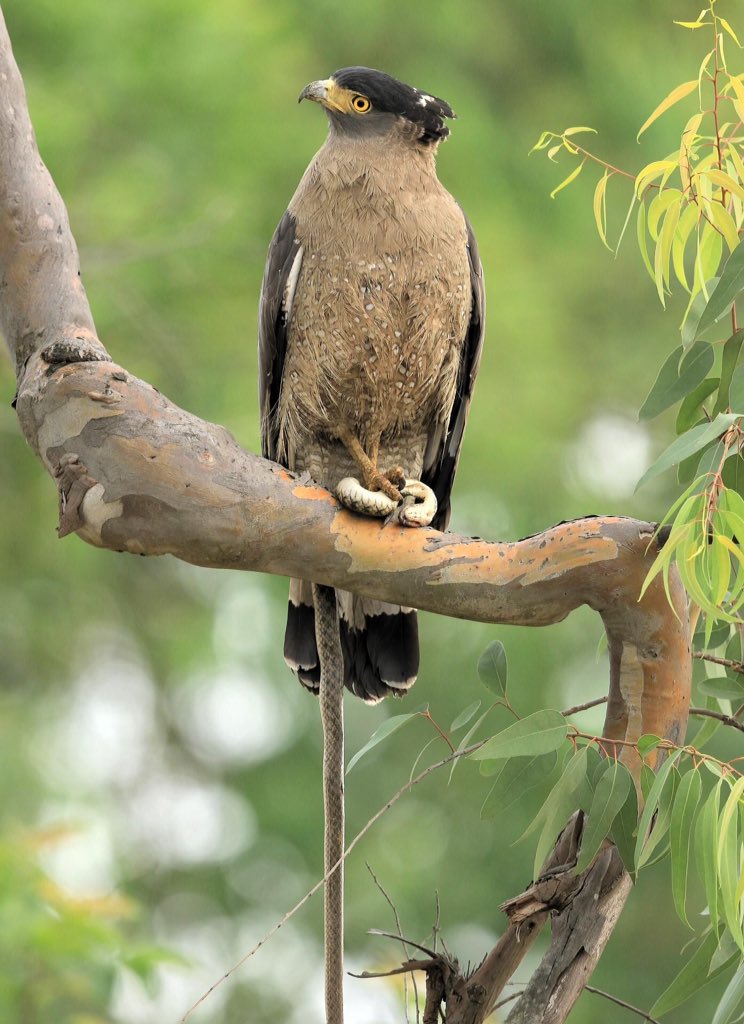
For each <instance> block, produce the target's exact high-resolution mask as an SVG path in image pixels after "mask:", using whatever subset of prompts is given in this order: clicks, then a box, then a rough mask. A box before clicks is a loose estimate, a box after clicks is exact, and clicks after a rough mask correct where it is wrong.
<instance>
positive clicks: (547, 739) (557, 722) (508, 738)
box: [470, 709, 568, 761]
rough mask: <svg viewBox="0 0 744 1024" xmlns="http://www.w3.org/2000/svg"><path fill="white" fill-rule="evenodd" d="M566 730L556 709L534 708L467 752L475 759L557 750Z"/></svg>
mask: <svg viewBox="0 0 744 1024" xmlns="http://www.w3.org/2000/svg"><path fill="white" fill-rule="evenodd" d="M567 732H568V723H567V721H566V719H565V718H564V717H563V715H562V714H561V713H560V712H559V711H553V710H550V709H546V710H543V711H535V712H534V713H533V714H531V715H527V717H526V718H522V719H520V721H518V722H514V724H513V725H510V726H508V727H507V728H506V729H504V730H503V731H502V732H498V733H496V735H495V736H492V737H491V739H490V740H488V742H487V743H485V744H484V745H483V746H482V747H479V748H478V750H475V751H473V753H472V754H471V755H470V757H472V758H473V759H474V760H476V761H488V760H496V759H497V758H504V757H527V756H528V755H532V754H547V753H549V752H550V751H551V750H557V749H558V747H560V745H561V743H563V741H564V739H565V738H566V734H567Z"/></svg>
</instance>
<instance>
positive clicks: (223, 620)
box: [213, 573, 281, 657]
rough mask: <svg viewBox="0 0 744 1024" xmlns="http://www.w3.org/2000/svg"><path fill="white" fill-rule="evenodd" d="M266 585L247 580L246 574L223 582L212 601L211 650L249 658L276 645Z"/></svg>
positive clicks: (239, 574)
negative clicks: (212, 645) (213, 603)
mask: <svg viewBox="0 0 744 1024" xmlns="http://www.w3.org/2000/svg"><path fill="white" fill-rule="evenodd" d="M267 586H268V582H267V581H261V580H254V579H251V578H249V577H248V574H247V573H238V574H236V575H235V576H234V577H232V578H230V579H229V580H227V581H226V582H225V585H224V587H223V588H222V589H221V591H220V592H219V594H218V596H217V599H216V601H215V610H214V630H213V644H214V650H215V651H218V652H220V654H226V655H230V654H232V655H247V656H251V657H253V656H255V655H256V654H259V653H262V652H264V651H266V650H267V649H268V648H269V647H270V646H272V645H274V644H275V643H276V638H277V636H281V632H279V633H277V630H276V628H275V627H276V626H277V623H276V622H274V621H273V620H272V615H271V611H270V602H269V599H268V594H267V589H266V588H267Z"/></svg>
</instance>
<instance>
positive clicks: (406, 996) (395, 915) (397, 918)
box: [365, 861, 421, 1024]
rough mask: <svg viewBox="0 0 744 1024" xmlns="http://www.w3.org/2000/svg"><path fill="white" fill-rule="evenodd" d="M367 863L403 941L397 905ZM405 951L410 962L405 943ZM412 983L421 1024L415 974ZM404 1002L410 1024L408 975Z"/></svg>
mask: <svg viewBox="0 0 744 1024" xmlns="http://www.w3.org/2000/svg"><path fill="white" fill-rule="evenodd" d="M365 863H366V865H367V871H369V873H370V875H371V876H372V881H373V882H374V883H375V885H376V886H377V888H378V889H379V890H380V892H381V893H382V895H383V896H384V897H385V899H386V900H387V903H388V906H389V907H390V909H391V910H392V912H393V917H394V918H395V927H396V928H397V929H398V935H400V937H401V939H402V938H403V929H402V927H401V924H400V916H399V914H398V908H397V907H396V905H395V903H393V900H392V899H391V897H390V895H389V893H388V892H387V890H386V889H385V887H384V886H383V884H382V882H381V881H380V880H379V878H378V877H377V875H376V874H375V873H374V871H373V870H372V867H371V866H370V863H369V861H365ZM403 949H404V950H405V953H406V956H407V957H408V959H409V960H410V959H411V954H410V952H409V950H408V946H406V945H405V943H404V945H403ZM411 982H412V983H413V995H414V1002H415V1004H416V1024H419V1021H420V1019H421V1015H420V1011H419V994H418V986H417V984H416V975H415V974H413V973H411ZM403 1001H404V1002H405V1008H406V1024H408V973H405V974H404V975H403Z"/></svg>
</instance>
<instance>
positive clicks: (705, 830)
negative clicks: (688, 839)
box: [695, 761, 723, 928]
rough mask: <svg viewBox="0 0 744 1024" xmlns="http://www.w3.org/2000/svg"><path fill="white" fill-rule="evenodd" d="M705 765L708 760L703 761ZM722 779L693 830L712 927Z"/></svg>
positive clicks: (715, 912)
mask: <svg viewBox="0 0 744 1024" xmlns="http://www.w3.org/2000/svg"><path fill="white" fill-rule="evenodd" d="M704 763H705V764H706V765H707V764H708V762H707V761H706V762H704ZM722 785H723V780H722V779H720V778H719V779H718V781H717V782H716V784H715V786H714V787H713V789H712V790H711V791H710V793H709V794H708V797H707V798H706V801H705V803H704V804H703V808H702V811H701V812H700V815H699V817H698V822H697V827H696V830H695V860H696V863H697V867H698V874H699V875H700V876H701V878H702V881H703V885H704V886H705V898H706V899H707V901H708V913H709V914H710V921H711V924H712V925H713V927H714V928H717V927H718V920H719V916H718V803H719V799H720V793H721V786H722Z"/></svg>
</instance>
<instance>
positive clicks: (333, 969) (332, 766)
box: [313, 477, 437, 1024]
mask: <svg viewBox="0 0 744 1024" xmlns="http://www.w3.org/2000/svg"><path fill="white" fill-rule="evenodd" d="M401 495H402V501H400V502H396V501H393V499H392V498H389V497H388V496H387V495H386V494H383V493H382V492H381V491H370V490H368V489H367V488H365V487H363V486H362V484H361V483H360V482H359V481H358V480H357V479H355V478H354V477H344V479H343V480H341V481H340V482H339V483H338V484H337V486H336V497H337V498H338V500H339V501H340V502H341V504H342V505H344V506H345V507H346V508H349V509H351V510H352V511H353V512H358V513H360V514H361V515H367V516H374V517H376V518H385V519H386V520H388V521H389V520H390V519H392V518H397V521H398V522H399V523H400V524H401V525H403V526H428V525H429V523H430V522H431V521H432V519H433V518H434V515H435V513H436V511H437V499H436V496H435V494H434V492H433V491H432V490H431V488H430V487H427V485H426V484H424V483H422V482H421V481H420V480H406V481H405V486H404V487H402V488H401ZM313 605H314V607H315V639H316V643H317V647H318V660H319V662H320V719H321V724H322V728H323V810H324V821H325V824H324V833H323V874H324V877H325V888H324V893H323V945H324V961H325V963H324V967H325V1009H326V1024H343V1020H344V861H343V858H344V813H345V812H344V664H343V654H342V651H341V640H340V636H339V624H338V609H337V606H336V592H335V590H334V589H333V588H332V587H325V586H322V585H321V584H319V583H313Z"/></svg>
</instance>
